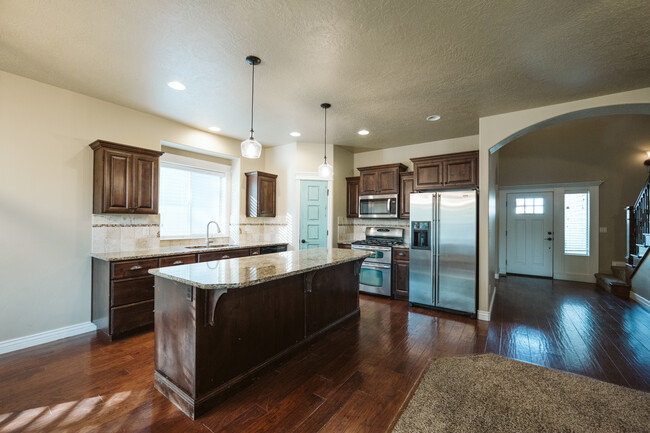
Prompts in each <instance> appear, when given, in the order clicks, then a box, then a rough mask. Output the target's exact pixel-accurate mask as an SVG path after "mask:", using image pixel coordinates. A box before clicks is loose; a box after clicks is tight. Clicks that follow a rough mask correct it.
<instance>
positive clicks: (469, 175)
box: [444, 156, 478, 186]
mask: <svg viewBox="0 0 650 433" xmlns="http://www.w3.org/2000/svg"><path fill="white" fill-rule="evenodd" d="M476 167H477V159H476V157H475V156H468V157H464V158H454V159H449V160H447V161H445V164H444V173H445V176H444V177H445V179H444V181H445V186H476V185H477V183H478V179H477V176H476V174H477V170H476Z"/></svg>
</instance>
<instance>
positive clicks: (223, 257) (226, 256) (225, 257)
mask: <svg viewBox="0 0 650 433" xmlns="http://www.w3.org/2000/svg"><path fill="white" fill-rule="evenodd" d="M221 258H222V259H229V258H230V256H228V255H225V256H221Z"/></svg>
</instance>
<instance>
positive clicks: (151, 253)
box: [91, 242, 287, 262]
mask: <svg viewBox="0 0 650 433" xmlns="http://www.w3.org/2000/svg"><path fill="white" fill-rule="evenodd" d="M276 245H287V243H286V242H249V243H245V242H243V243H240V244H236V245H224V246H220V247H205V248H187V247H182V246H179V247H161V248H152V249H149V250H136V251H118V252H115V253H92V254H91V257H94V258H96V259H99V260H105V261H107V262H116V261H119V260H138V259H148V258H151V257H165V256H177V255H179V256H180V255H183V254H197V253H211V252H217V251H229V250H239V249H245V248H259V247H272V246H276Z"/></svg>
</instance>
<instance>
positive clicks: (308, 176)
mask: <svg viewBox="0 0 650 433" xmlns="http://www.w3.org/2000/svg"><path fill="white" fill-rule="evenodd" d="M302 180H321V181H327V190H328V191H329V193H328V194H327V246H328V248H332V220H333V206H334V200H333V197H332V196H333V194H332V190H333V181H332V179H331V178H323V177H320V176H319V175H318V173H313V172H300V171H299V172H297V173H296V189H295V190H296V191H297V192H298V206H297V208H296V209H300V181H302ZM292 243H293V245H295V246H296V249H300V212H299V211H298V212H296V219H295V221H294V230H293V242H292Z"/></svg>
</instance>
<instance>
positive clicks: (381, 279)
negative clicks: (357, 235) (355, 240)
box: [352, 244, 392, 296]
mask: <svg viewBox="0 0 650 433" xmlns="http://www.w3.org/2000/svg"><path fill="white" fill-rule="evenodd" d="M352 249H353V250H363V251H370V252H372V253H373V254H374V255H373V256H371V257H368V258H367V259H365V260H364V261H363V264H362V265H361V272H360V273H359V291H360V292H364V293H371V294H375V295H383V296H390V295H391V259H392V248H391V247H382V246H375V245H355V244H353V245H352Z"/></svg>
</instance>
